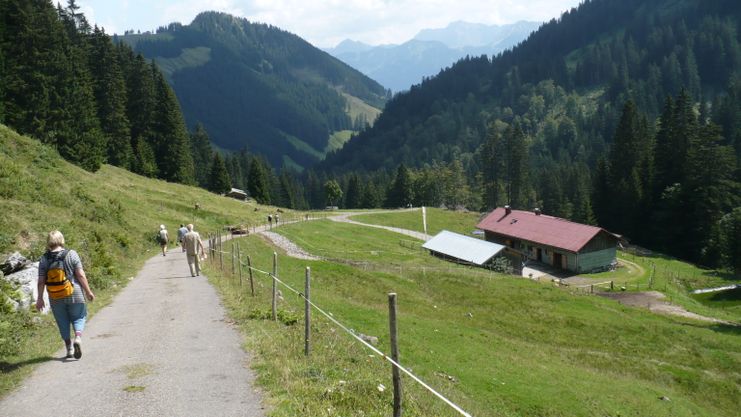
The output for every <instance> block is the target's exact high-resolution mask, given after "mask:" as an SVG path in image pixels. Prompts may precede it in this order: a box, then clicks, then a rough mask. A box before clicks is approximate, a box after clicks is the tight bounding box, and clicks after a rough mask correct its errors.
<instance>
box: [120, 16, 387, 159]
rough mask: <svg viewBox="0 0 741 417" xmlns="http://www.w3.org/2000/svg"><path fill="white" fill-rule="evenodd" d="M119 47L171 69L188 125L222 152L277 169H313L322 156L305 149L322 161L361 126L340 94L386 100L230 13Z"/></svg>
mask: <svg viewBox="0 0 741 417" xmlns="http://www.w3.org/2000/svg"><path fill="white" fill-rule="evenodd" d="M119 39H120V40H121V41H123V42H126V43H129V44H130V45H131V46H132V47H133V48H134V49H135V50H136V51H137V52H140V53H142V54H143V55H144V56H145V57H147V58H148V59H153V60H154V61H155V62H156V63H157V64H158V65H160V66H161V67H163V68H165V69H166V70H165V73H166V74H168V80H169V81H170V83H171V85H172V87H173V89H174V91H175V93H176V95H177V96H178V98H179V100H180V102H181V106H182V108H183V113H184V115H185V118H186V121H187V122H188V124H189V125H191V126H192V125H194V124H195V123H197V122H201V123H202V124H203V125H204V126H205V128H206V130H207V131H208V132H209V134H210V136H211V138H212V140H213V142H214V143H215V144H216V145H217V146H220V147H222V148H225V149H228V150H239V149H242V148H245V147H248V148H249V149H250V150H252V151H255V152H257V153H261V154H263V155H265V156H266V157H267V158H268V160H269V161H270V162H271V163H272V164H273V165H275V166H280V165H281V164H282V163H283V160H284V156H288V157H289V158H290V160H292V161H294V162H295V164H294V165H295V166H296V167H297V168H299V169H300V168H303V167H307V166H310V165H312V164H313V163H315V162H317V161H318V159H317V155H316V154H315V153H314V152H307V151H306V148H305V147H304V146H303V145H307V146H309V147H311V148H313V149H314V150H316V151H318V152H320V153H323V152H324V149H325V148H326V146H327V144H328V143H329V138H330V136H331V135H332V134H333V133H334V132H339V131H345V130H353V129H354V127H355V126H357V125H358V123H357V121H356V120H352V119H351V118H350V116H349V114H350V113H351V112H353V111H354V110H353V109H352V108H350V107H351V106H352V105H353V104H352V103H351V102H350V101H349V100H347V99H345V98H344V97H343V95H342V94H348V95H350V96H352V97H356V98H358V99H360V100H361V101H363V102H365V103H366V104H368V105H370V106H372V107H375V108H377V109H380V108H381V107H383V105H384V103H385V100H386V91H385V90H384V89H383V87H381V86H380V85H379V84H377V83H376V82H375V81H373V80H371V79H370V78H368V77H367V76H365V75H362V74H361V73H359V72H357V71H356V70H354V69H352V68H351V67H349V66H348V65H347V64H345V63H342V62H341V61H338V60H336V59H335V58H333V57H331V56H330V55H328V54H326V53H325V52H323V51H321V50H319V49H316V48H314V47H313V46H311V45H310V44H309V43H308V42H306V41H305V40H303V39H301V38H300V37H298V36H297V35H294V34H292V33H290V32H287V31H284V30H282V29H279V28H276V27H274V26H271V25H266V24H261V23H252V22H250V21H248V20H247V19H243V18H238V17H235V16H231V15H228V14H225V13H218V12H203V13H200V14H199V15H198V16H196V18H195V19H194V20H193V22H192V23H191V24H190V25H181V24H171V25H169V26H167V27H165V28H160V30H158V33H156V34H146V35H134V34H129V35H125V36H122V37H119ZM374 118H375V114H366V115H365V120H368V121H369V122H372V121H373V119H374ZM296 141H299V142H302V143H303V144H299V143H298V142H296ZM297 145H298V146H297Z"/></svg>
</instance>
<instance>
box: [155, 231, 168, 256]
mask: <svg viewBox="0 0 741 417" xmlns="http://www.w3.org/2000/svg"><path fill="white" fill-rule="evenodd" d="M157 240H159V242H160V247H161V248H162V256H165V254H166V253H167V240H168V236H167V229H165V225H164V224H161V225H160V231H159V234H158V235H157Z"/></svg>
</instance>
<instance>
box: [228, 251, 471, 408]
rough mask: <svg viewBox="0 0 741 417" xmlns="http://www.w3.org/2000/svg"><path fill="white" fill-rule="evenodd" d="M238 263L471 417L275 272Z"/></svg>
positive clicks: (452, 406)
mask: <svg viewBox="0 0 741 417" xmlns="http://www.w3.org/2000/svg"><path fill="white" fill-rule="evenodd" d="M217 251H218V252H223V251H221V250H217ZM223 253H227V252H223ZM240 265H241V266H243V267H247V268H249V269H250V270H253V271H255V272H258V273H260V274H263V275H266V276H269V277H270V278H271V279H272V280H273V282H277V283H279V284H281V285H283V286H284V287H285V288H286V289H287V290H289V291H291V292H293V293H294V294H296V295H298V296H299V297H300V298H303V299H304V300H305V302H307V303H309V305H311V306H312V307H314V309H316V311H318V312H319V313H321V314H322V315H323V316H325V317H326V318H327V319H329V320H330V321H331V322H332V323H334V324H335V325H337V326H338V327H340V328H341V329H342V330H344V331H345V332H346V333H347V334H349V335H350V336H351V337H353V338H354V339H355V340H357V341H358V342H360V343H361V344H363V345H364V346H365V347H367V348H368V349H370V350H372V351H373V352H375V353H376V354H378V355H379V356H380V357H381V358H382V359H385V360H387V361H388V362H390V363H391V364H392V365H393V366H395V367H396V368H397V369H399V370H400V371H402V372H404V373H405V374H407V375H408V376H409V377H410V378H412V379H413V380H414V381H416V382H417V383H419V384H420V385H422V386H423V387H424V388H426V389H427V390H428V391H430V392H431V393H432V394H433V395H435V396H436V397H438V398H439V399H441V400H442V401H443V402H445V403H446V404H447V405H449V406H450V407H451V408H453V409H454V410H455V411H457V412H458V413H460V414H461V415H463V416H466V417H471V414H469V413H468V412H466V411H465V410H463V409H462V408H461V407H460V406H458V405H456V404H455V403H454V402H452V401H450V400H449V399H447V398H446V397H445V396H443V395H442V394H440V393H439V392H437V391H436V390H435V389H434V388H432V387H431V386H429V385H427V384H426V383H425V382H424V381H422V380H421V379H420V378H419V377H417V376H416V375H414V374H413V373H412V372H411V371H409V370H408V369H406V368H405V367H403V366H402V365H401V364H400V363H398V362H397V361H395V360H393V359H392V358H391V357H389V356H387V355H386V354H385V353H383V352H382V351H381V350H379V349H377V348H376V347H375V346H373V345H371V344H370V343H368V342H366V341H365V340H363V339H362V338H361V337H360V336H358V335H357V334H355V332H354V331H353V330H351V329H350V328H348V327H347V326H345V325H344V324H342V323H340V322H339V321H338V320H337V319H335V318H334V316H333V315H332V313H328V312H326V311H324V309H322V308H321V307H319V306H318V305H316V304H315V303H314V302H313V301H311V299H309V298H307V297H305V296H304V294H303V293H302V292H300V291H298V290H296V289H294V288H293V287H291V286H290V285H289V284H287V283H285V282H284V281H282V280H281V279H280V278H278V277H277V276H276V275H277V274H273V273H270V272H267V271H263V270H260V269H258V268H255V267H253V266H250V265H246V264H244V263H242V262H240ZM222 271H223V268H222Z"/></svg>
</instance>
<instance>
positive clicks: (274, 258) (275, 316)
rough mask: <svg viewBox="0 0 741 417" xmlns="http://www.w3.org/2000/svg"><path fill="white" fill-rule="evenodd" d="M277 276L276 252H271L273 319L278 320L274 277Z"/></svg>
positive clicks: (276, 287) (276, 291)
mask: <svg viewBox="0 0 741 417" xmlns="http://www.w3.org/2000/svg"><path fill="white" fill-rule="evenodd" d="M277 276H278V253H277V252H273V303H272V312H273V321H275V320H278V309H277V307H278V282H277V281H276V280H275V278H276V277H277Z"/></svg>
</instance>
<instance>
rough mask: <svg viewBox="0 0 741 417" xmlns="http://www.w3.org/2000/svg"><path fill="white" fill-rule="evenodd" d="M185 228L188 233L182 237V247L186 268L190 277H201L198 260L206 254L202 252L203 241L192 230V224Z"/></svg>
mask: <svg viewBox="0 0 741 417" xmlns="http://www.w3.org/2000/svg"><path fill="white" fill-rule="evenodd" d="M187 228H188V233H186V234H185V236H184V237H183V246H184V247H185V253H186V256H187V258H188V268H190V275H191V276H196V275H201V264H200V259H199V258H200V257H203V258H205V257H206V253H205V252H204V250H203V241H201V235H199V234H198V232H196V231H194V230H193V225H192V224H189V225H188V226H187ZM199 254H200V257H199Z"/></svg>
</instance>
